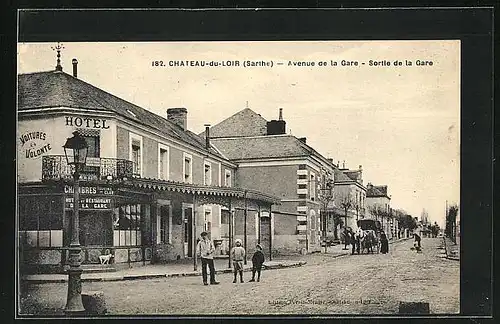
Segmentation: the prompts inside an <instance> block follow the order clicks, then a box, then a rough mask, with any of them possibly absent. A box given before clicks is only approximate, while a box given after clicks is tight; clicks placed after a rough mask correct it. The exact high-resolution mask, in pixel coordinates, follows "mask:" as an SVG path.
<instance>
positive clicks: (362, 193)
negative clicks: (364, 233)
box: [333, 165, 367, 230]
mask: <svg viewBox="0 0 500 324" xmlns="http://www.w3.org/2000/svg"><path fill="white" fill-rule="evenodd" d="M337 166H338V165H337ZM366 190H367V188H366V187H365V186H364V185H363V169H362V166H361V165H360V166H359V168H358V169H357V170H349V169H346V168H345V166H343V167H342V168H340V169H338V168H335V206H334V207H333V210H334V214H335V215H336V216H337V217H338V218H339V219H341V220H343V222H344V223H345V217H346V209H345V208H344V207H348V208H347V227H350V228H352V229H356V228H357V225H356V221H357V220H358V219H362V218H365V215H366V206H365V204H366ZM337 230H338V228H337Z"/></svg>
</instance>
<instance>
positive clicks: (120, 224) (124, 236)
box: [113, 204, 142, 246]
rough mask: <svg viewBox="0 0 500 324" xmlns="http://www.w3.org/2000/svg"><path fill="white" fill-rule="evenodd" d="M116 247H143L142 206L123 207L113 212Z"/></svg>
mask: <svg viewBox="0 0 500 324" xmlns="http://www.w3.org/2000/svg"><path fill="white" fill-rule="evenodd" d="M113 214H114V223H113V226H114V233H113V245H114V246H133V245H141V234H142V231H141V229H142V217H141V205H140V204H133V205H122V206H119V207H117V208H115V210H114V211H113Z"/></svg>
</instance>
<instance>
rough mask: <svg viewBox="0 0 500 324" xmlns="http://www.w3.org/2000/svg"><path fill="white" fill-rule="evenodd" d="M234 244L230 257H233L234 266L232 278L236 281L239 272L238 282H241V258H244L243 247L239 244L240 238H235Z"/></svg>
mask: <svg viewBox="0 0 500 324" xmlns="http://www.w3.org/2000/svg"><path fill="white" fill-rule="evenodd" d="M235 243H236V246H235V247H233V248H232V249H231V258H232V259H233V267H234V280H233V283H236V276H237V274H238V273H239V274H240V282H241V283H243V260H244V259H245V249H244V248H243V247H242V246H241V240H240V239H237V240H236V242H235Z"/></svg>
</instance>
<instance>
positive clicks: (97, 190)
mask: <svg viewBox="0 0 500 324" xmlns="http://www.w3.org/2000/svg"><path fill="white" fill-rule="evenodd" d="M74 191H75V189H74V187H73V186H70V185H65V186H64V193H65V194H66V195H67V196H66V199H65V200H66V204H65V206H66V209H73V203H74V199H73V193H74ZM78 191H79V192H80V195H81V197H80V209H82V210H109V209H111V197H109V196H110V195H113V194H114V191H113V188H111V187H106V186H80V187H79V190H78ZM107 196H108V197H107Z"/></svg>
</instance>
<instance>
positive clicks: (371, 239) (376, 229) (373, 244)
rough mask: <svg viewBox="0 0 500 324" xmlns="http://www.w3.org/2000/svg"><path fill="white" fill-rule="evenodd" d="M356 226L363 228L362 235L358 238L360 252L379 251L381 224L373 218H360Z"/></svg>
mask: <svg viewBox="0 0 500 324" xmlns="http://www.w3.org/2000/svg"><path fill="white" fill-rule="evenodd" d="M358 227H360V228H361V229H362V230H363V237H362V238H360V245H361V246H360V250H361V253H363V252H364V251H366V253H373V252H375V251H376V252H377V253H379V252H380V233H381V232H382V225H381V224H380V222H379V221H376V220H374V219H361V220H359V221H358Z"/></svg>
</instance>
